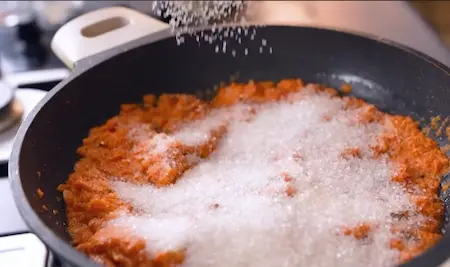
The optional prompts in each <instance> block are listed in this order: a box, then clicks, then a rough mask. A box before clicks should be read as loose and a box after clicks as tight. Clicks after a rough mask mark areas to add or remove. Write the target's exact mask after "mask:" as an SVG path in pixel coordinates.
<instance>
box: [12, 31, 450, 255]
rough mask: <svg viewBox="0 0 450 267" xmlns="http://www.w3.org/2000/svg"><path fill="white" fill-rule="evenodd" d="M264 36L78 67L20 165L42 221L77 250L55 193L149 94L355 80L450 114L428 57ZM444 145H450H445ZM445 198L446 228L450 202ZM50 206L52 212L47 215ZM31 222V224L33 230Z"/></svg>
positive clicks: (416, 114)
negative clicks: (103, 135)
mask: <svg viewBox="0 0 450 267" xmlns="http://www.w3.org/2000/svg"><path fill="white" fill-rule="evenodd" d="M257 33H258V34H257V36H256V37H255V38H254V40H250V39H245V40H243V41H242V43H241V44H236V43H235V42H230V44H229V49H230V51H231V50H232V49H233V48H234V49H236V51H242V50H243V49H244V48H247V49H248V51H249V52H248V53H247V54H246V55H245V54H242V53H237V55H236V56H233V55H232V54H231V53H225V54H224V53H216V52H215V49H214V47H215V46H214V44H207V43H202V42H201V43H198V42H197V41H196V40H195V39H190V38H188V37H187V38H186V42H185V43H184V44H183V45H180V46H178V45H177V43H176V41H175V40H174V39H173V38H169V39H164V40H160V41H156V42H151V41H153V40H152V39H151V37H149V38H148V39H145V38H144V39H142V40H139V41H138V42H137V43H135V44H133V45H134V46H137V48H135V49H131V50H128V49H123V48H118V50H117V51H126V52H124V53H120V54H118V55H117V56H115V57H111V58H110V59H107V60H105V61H103V62H101V63H100V64H98V65H95V66H93V67H89V68H87V69H83V66H79V67H80V69H79V71H78V74H77V75H75V76H74V77H73V78H70V79H69V80H68V81H64V82H62V83H61V84H60V85H58V86H57V87H56V88H54V89H53V91H52V92H51V93H50V95H52V97H51V98H50V99H48V101H47V103H46V104H45V105H43V106H42V108H41V109H40V110H39V112H38V113H37V114H36V116H35V118H34V120H33V121H32V122H31V123H30V124H29V127H28V130H27V132H26V133H25V135H24V139H23V142H22V147H21V150H20V154H19V158H18V160H16V161H14V162H13V163H12V164H19V163H20V165H19V172H20V182H21V186H22V188H23V190H24V192H25V194H26V196H27V200H28V202H29V204H30V205H31V207H32V209H33V210H34V211H35V212H36V213H37V214H38V216H39V219H40V220H42V221H43V222H44V223H45V225H46V226H47V227H49V228H50V229H51V230H52V231H53V232H54V233H56V234H57V235H58V236H59V237H60V238H61V239H63V240H66V241H67V242H69V240H70V238H69V235H68V234H67V232H66V218H65V215H64V214H65V212H64V203H63V201H62V196H61V194H60V193H59V192H57V191H56V187H57V186H58V185H59V184H61V183H63V182H65V181H66V179H67V177H68V174H69V173H70V172H71V171H72V170H73V164H74V162H75V161H76V160H77V157H76V154H75V151H76V148H77V147H78V146H80V145H81V140H82V138H83V137H85V136H87V134H88V131H89V129H90V128H92V127H94V126H95V125H99V124H102V123H103V122H105V121H106V119H108V118H109V117H112V116H114V115H115V114H116V113H117V112H118V110H119V107H120V104H122V103H130V102H131V103H133V102H139V101H140V100H141V97H142V96H143V95H144V94H148V93H153V94H161V93H196V94H199V95H200V96H201V97H210V96H211V94H213V93H214V88H216V87H217V86H218V85H219V83H220V82H228V81H230V78H231V77H232V79H233V80H237V81H243V82H245V81H248V80H250V79H254V80H275V81H276V80H280V79H283V78H301V79H303V80H305V81H306V82H315V83H323V84H328V85H330V86H333V87H339V86H340V85H341V84H342V83H344V82H347V83H349V84H351V85H352V86H353V92H352V95H354V96H356V97H360V98H362V99H365V100H367V101H368V102H370V103H373V104H375V105H376V106H377V107H379V108H380V109H381V110H383V111H386V112H389V113H394V114H402V115H410V116H412V117H413V118H414V119H416V120H420V119H426V121H427V122H428V119H429V118H431V117H433V116H436V115H440V116H441V117H446V116H449V115H450V109H449V108H448V107H449V106H450V97H448V92H449V90H450V88H449V87H450V76H449V74H448V73H447V71H446V69H444V67H441V66H439V65H436V64H438V63H435V62H433V61H432V60H430V59H428V58H427V57H425V56H422V55H415V54H413V53H409V52H406V51H405V50H402V49H400V48H397V47H394V46H390V45H386V44H384V43H381V42H379V41H376V40H372V39H368V38H363V37H359V36H356V35H351V34H346V33H341V32H336V31H329V30H323V29H314V28H301V27H284V26H283V27H281V26H280V27H276V26H270V27H264V28H258V29H257ZM262 39H266V40H268V41H270V45H271V47H272V48H273V52H272V53H267V52H265V53H259V52H258V51H259V48H260V46H261V40H262ZM127 50H128V51H127ZM414 53H415V52H414ZM93 60H95V58H94V59H93ZM436 140H437V141H438V142H439V143H440V144H441V145H445V144H448V140H446V139H445V138H442V137H441V138H436ZM448 179H450V178H449V177H448V176H447V177H446V178H444V181H443V183H444V182H445V181H447V180H448ZM37 188H40V189H41V190H42V191H43V192H44V196H43V198H42V199H39V198H38V197H37V196H36V190H37ZM441 197H442V199H443V200H444V201H445V203H446V220H445V221H446V222H447V221H448V210H449V204H450V203H449V201H450V200H449V195H448V194H442V195H441ZM43 205H45V206H46V208H47V210H48V211H47V212H42V207H43ZM19 208H20V207H19ZM33 216H34V215H33ZM33 216H30V218H27V216H25V220H27V221H28V223H29V224H31V228H33V220H34V219H32V218H34V217H33ZM31 217H32V218H31ZM446 227H447V224H446V225H445V228H446ZM38 234H39V233H38ZM52 249H56V250H57V248H53V247H52Z"/></svg>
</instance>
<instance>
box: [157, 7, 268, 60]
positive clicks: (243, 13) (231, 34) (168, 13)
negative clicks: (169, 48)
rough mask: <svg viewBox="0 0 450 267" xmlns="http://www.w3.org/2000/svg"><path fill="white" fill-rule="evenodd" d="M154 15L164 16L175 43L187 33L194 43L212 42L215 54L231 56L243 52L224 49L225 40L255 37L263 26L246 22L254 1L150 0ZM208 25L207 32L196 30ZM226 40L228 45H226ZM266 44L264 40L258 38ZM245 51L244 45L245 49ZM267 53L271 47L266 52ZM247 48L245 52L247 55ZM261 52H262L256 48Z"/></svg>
mask: <svg viewBox="0 0 450 267" xmlns="http://www.w3.org/2000/svg"><path fill="white" fill-rule="evenodd" d="M152 7H153V8H152V9H153V11H154V12H155V14H156V15H158V16H160V17H163V18H168V22H169V25H170V26H171V29H172V32H173V33H174V34H175V39H176V41H177V43H178V44H182V43H184V42H185V38H184V36H183V34H188V35H190V36H192V37H194V39H195V40H196V41H197V42H199V43H200V42H205V43H207V44H214V46H213V49H214V51H215V52H216V53H227V52H231V55H232V56H233V57H236V56H237V55H238V54H244V52H243V51H239V50H236V49H227V47H228V46H229V43H231V42H233V43H237V44H241V43H242V39H245V38H246V37H248V38H249V40H255V36H256V29H255V27H260V26H263V25H260V24H256V23H255V22H253V23H252V28H250V23H248V22H247V20H246V17H247V16H251V14H252V13H253V11H255V10H258V9H259V7H258V5H257V2H251V1H229V0H228V1H153V6H152ZM204 27H209V28H210V30H211V31H203V30H200V31H198V29H199V28H204ZM227 43H228V44H227ZM261 45H262V46H266V45H267V40H266V39H262V40H261ZM245 49H246V50H248V49H247V48H245ZM269 52H270V53H271V50H270V51H269ZM247 53H248V51H247V52H245V55H247ZM260 53H262V51H260Z"/></svg>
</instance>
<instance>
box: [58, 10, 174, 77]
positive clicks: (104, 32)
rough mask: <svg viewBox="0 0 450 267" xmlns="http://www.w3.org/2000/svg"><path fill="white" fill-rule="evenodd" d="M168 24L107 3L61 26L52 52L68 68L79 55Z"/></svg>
mask: <svg viewBox="0 0 450 267" xmlns="http://www.w3.org/2000/svg"><path fill="white" fill-rule="evenodd" d="M167 28H169V24H166V23H164V22H161V21H159V20H157V19H154V18H151V17H149V16H147V15H144V14H142V13H139V12H137V11H135V10H132V9H129V8H125V7H108V8H103V9H99V10H95V11H92V12H89V13H86V14H84V15H81V16H79V17H77V18H75V19H73V20H71V21H69V22H68V23H67V24H65V25H64V26H62V27H61V28H60V29H59V30H58V31H57V32H56V34H55V36H54V37H53V40H52V44H51V47H52V50H53V52H54V53H55V54H56V55H57V56H58V57H59V58H60V59H61V60H62V62H64V64H66V65H67V66H68V67H69V68H73V67H74V66H75V63H76V62H78V61H80V60H81V59H84V58H87V57H89V56H92V55H95V54H97V53H100V52H103V51H105V50H108V49H110V48H113V47H116V46H119V45H121V44H125V43H128V42H130V41H133V40H136V39H139V38H141V37H144V36H146V35H149V34H151V33H155V32H158V31H161V30H165V29H167Z"/></svg>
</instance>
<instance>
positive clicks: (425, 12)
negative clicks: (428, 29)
mask: <svg viewBox="0 0 450 267" xmlns="http://www.w3.org/2000/svg"><path fill="white" fill-rule="evenodd" d="M411 3H412V6H413V7H414V8H416V9H417V10H418V11H419V13H420V14H421V15H422V16H423V17H424V19H425V20H427V21H428V22H429V23H430V24H431V26H432V27H433V28H434V29H435V30H436V31H437V32H438V33H439V36H440V37H441V39H442V40H443V41H444V43H445V44H446V45H447V46H448V47H450V1H411Z"/></svg>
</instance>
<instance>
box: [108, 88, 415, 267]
mask: <svg viewBox="0 0 450 267" xmlns="http://www.w3.org/2000/svg"><path fill="white" fill-rule="evenodd" d="M305 92H306V90H305ZM343 105H344V103H343V100H341V99H337V98H331V97H329V96H328V95H326V94H313V93H301V95H299V94H297V95H294V96H293V97H292V98H291V99H290V101H282V102H277V103H270V104H263V105H259V106H255V110H256V113H255V115H254V117H252V118H251V119H248V116H246V115H245V114H244V113H242V112H241V111H242V106H236V107H234V108H233V107H232V108H231V111H233V109H236V110H238V111H237V112H234V113H233V114H234V115H233V119H230V120H228V124H227V130H228V131H227V133H226V135H225V136H224V137H223V139H222V140H221V141H220V143H219V145H218V147H217V149H216V151H215V152H213V153H212V154H211V155H210V156H209V157H208V158H207V159H203V160H202V161H200V162H199V164H198V165H196V166H195V167H193V168H192V169H191V170H189V171H187V172H186V173H184V175H183V176H182V177H181V178H180V179H179V180H178V181H177V182H176V183H175V184H173V185H171V186H168V187H162V188H156V187H154V186H152V185H142V186H137V185H132V184H128V183H125V182H119V181H117V182H113V188H114V189H115V190H116V192H117V193H118V195H119V196H120V197H121V198H123V199H124V200H126V201H129V202H130V203H131V204H132V205H133V206H134V207H136V208H138V209H139V210H140V211H142V214H141V215H139V216H137V215H136V216H132V215H130V214H122V215H120V216H119V217H118V218H116V219H114V220H112V221H110V222H109V223H110V224H113V225H118V226H122V227H127V228H130V229H133V230H134V231H135V232H136V234H138V235H139V236H141V237H143V238H145V239H146V240H147V249H148V252H149V253H150V254H151V255H155V254H156V253H158V252H163V251H167V250H177V249H186V258H185V261H184V263H183V266H188V267H190V266H195V267H203V266H218V267H221V266H226V267H233V266H258V267H264V266H268V267H269V266H390V265H394V264H395V261H396V257H397V252H396V251H395V250H392V249H390V248H389V239H390V238H391V237H392V236H391V235H392V234H391V233H390V231H389V228H388V225H389V223H390V220H391V216H390V215H391V213H398V212H401V211H404V210H408V209H411V208H412V203H411V202H410V201H409V200H408V196H407V194H406V193H405V192H404V190H403V189H402V188H401V187H400V186H399V185H397V184H395V183H393V182H391V177H392V175H393V174H394V172H395V166H392V165H391V164H390V163H389V162H388V160H387V159H386V158H384V157H380V158H377V159H374V158H373V157H371V155H372V154H371V153H372V152H371V150H370V149H369V146H370V145H371V144H373V143H374V142H375V139H376V136H377V135H378V134H380V132H381V131H383V126H382V125H380V124H376V123H371V124H354V123H351V122H352V121H353V120H354V119H355V117H356V116H357V111H355V110H343V109H342V107H343ZM229 111H230V110H228V111H227V112H228V113H226V114H229ZM239 114H241V115H239ZM329 114H333V117H332V118H331V119H330V120H324V119H323V118H324V116H325V115H329ZM211 116H217V114H215V115H214V114H212V115H211ZM227 116H228V115H227ZM221 118H223V117H221ZM195 123H199V122H195ZM217 126H218V124H217V120H216V119H210V120H208V119H206V120H204V121H203V124H201V125H197V126H196V128H197V129H198V132H196V133H193V136H189V131H184V132H182V134H178V135H177V134H175V135H174V136H172V137H171V138H174V139H177V138H178V139H179V140H185V141H186V142H194V143H195V141H196V140H203V139H201V138H200V139H199V138H198V137H199V136H203V135H201V134H199V133H200V132H202V131H203V130H204V131H205V132H204V135H207V133H208V132H209V130H210V129H211V128H215V127H217ZM187 127H188V126H187ZM185 129H188V128H185ZM191 129H192V128H191ZM181 131H183V130H181ZM348 147H357V148H359V149H360V157H353V158H349V159H344V158H343V157H342V152H343V151H344V150H345V149H346V148H348ZM286 175H287V176H288V177H289V179H288V180H289V184H290V186H291V187H292V192H295V193H294V194H292V195H288V194H287V193H286V186H287V185H286V183H287V182H286V180H287V179H286V177H284V178H283V176H286ZM361 222H368V223H371V222H374V223H378V227H376V228H374V229H373V232H371V236H370V242H365V241H364V240H356V239H354V238H353V237H351V236H345V235H343V234H342V226H355V225H358V224H359V223H361Z"/></svg>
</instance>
